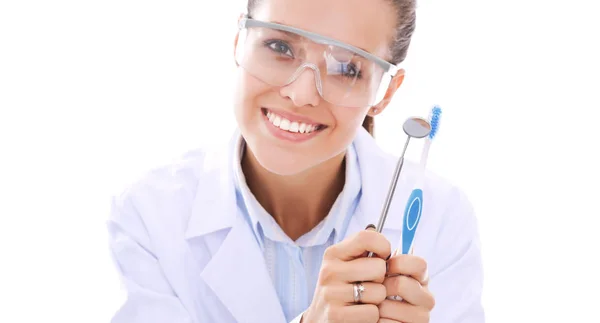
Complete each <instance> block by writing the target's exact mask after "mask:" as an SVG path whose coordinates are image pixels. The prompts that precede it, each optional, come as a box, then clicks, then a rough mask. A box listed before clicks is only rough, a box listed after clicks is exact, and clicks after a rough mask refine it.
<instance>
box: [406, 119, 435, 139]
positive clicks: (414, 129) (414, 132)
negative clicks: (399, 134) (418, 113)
mask: <svg viewBox="0 0 600 323" xmlns="http://www.w3.org/2000/svg"><path fill="white" fill-rule="evenodd" d="M402 128H403V129H404V132H405V133H406V134H407V135H408V136H409V137H413V138H418V139H421V138H425V137H427V136H429V133H430V132H431V124H429V122H427V120H425V119H422V118H418V117H412V118H408V119H407V120H406V121H405V122H404V125H403V126H402Z"/></svg>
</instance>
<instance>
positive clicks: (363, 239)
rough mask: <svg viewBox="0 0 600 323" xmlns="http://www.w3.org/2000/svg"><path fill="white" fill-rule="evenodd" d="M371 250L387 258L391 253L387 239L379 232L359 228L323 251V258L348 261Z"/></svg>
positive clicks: (380, 256) (378, 255)
mask: <svg viewBox="0 0 600 323" xmlns="http://www.w3.org/2000/svg"><path fill="white" fill-rule="evenodd" d="M365 252H373V253H375V255H376V256H377V257H379V258H382V259H387V258H388V256H389V255H390V254H391V246H390V243H389V241H388V240H387V239H386V238H385V236H384V235H383V234H381V233H378V232H377V231H374V230H361V231H359V232H357V233H356V234H355V235H354V236H352V237H350V238H349V239H346V240H344V241H342V242H340V243H338V244H335V245H333V246H331V247H329V248H327V250H326V251H325V255H324V257H325V258H328V259H340V260H343V261H349V260H352V259H356V258H358V257H361V256H362V255H364V253H365Z"/></svg>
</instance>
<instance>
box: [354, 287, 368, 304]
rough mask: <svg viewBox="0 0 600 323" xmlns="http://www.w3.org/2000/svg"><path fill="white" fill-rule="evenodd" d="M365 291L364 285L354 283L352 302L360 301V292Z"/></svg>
mask: <svg viewBox="0 0 600 323" xmlns="http://www.w3.org/2000/svg"><path fill="white" fill-rule="evenodd" d="M364 291H365V286H363V284H361V283H354V303H360V302H361V301H362V293H363V292H364Z"/></svg>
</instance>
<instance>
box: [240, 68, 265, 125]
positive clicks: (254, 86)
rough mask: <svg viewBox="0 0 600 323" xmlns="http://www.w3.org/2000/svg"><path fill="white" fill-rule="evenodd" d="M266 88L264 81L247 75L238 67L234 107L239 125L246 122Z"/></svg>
mask: <svg viewBox="0 0 600 323" xmlns="http://www.w3.org/2000/svg"><path fill="white" fill-rule="evenodd" d="M268 90H269V87H267V86H265V84H264V83H262V82H260V81H258V80H256V79H255V78H253V77H252V76H250V75H248V74H247V73H245V72H244V70H243V69H241V68H239V69H238V71H237V73H236V84H235V92H234V93H235V102H234V109H235V115H236V118H237V120H238V122H239V123H240V126H242V125H243V123H245V122H247V121H248V118H249V117H250V116H251V115H253V114H255V112H254V110H255V109H256V108H257V103H256V102H257V98H258V97H259V96H260V95H261V94H263V93H265V92H267V91H268Z"/></svg>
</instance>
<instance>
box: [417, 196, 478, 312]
mask: <svg viewBox="0 0 600 323" xmlns="http://www.w3.org/2000/svg"><path fill="white" fill-rule="evenodd" d="M450 198H451V202H450V207H449V208H448V209H447V211H446V212H447V214H446V216H444V217H443V220H442V221H443V225H442V226H441V229H440V231H439V233H438V237H437V242H436V248H435V250H437V254H436V256H435V258H434V262H435V263H434V270H435V272H430V275H431V276H430V283H429V288H430V291H431V292H432V293H433V295H434V298H435V300H436V305H435V308H434V309H433V311H432V313H431V320H430V323H484V322H485V315H484V310H483V306H482V303H481V296H482V288H483V268H482V258H481V245H480V241H479V232H478V227H477V220H476V217H475V213H474V211H473V208H472V206H471V204H470V202H469V201H468V200H467V198H466V196H465V195H464V193H463V192H462V191H460V190H458V189H455V190H454V191H453V193H452V194H451V197H450Z"/></svg>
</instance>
